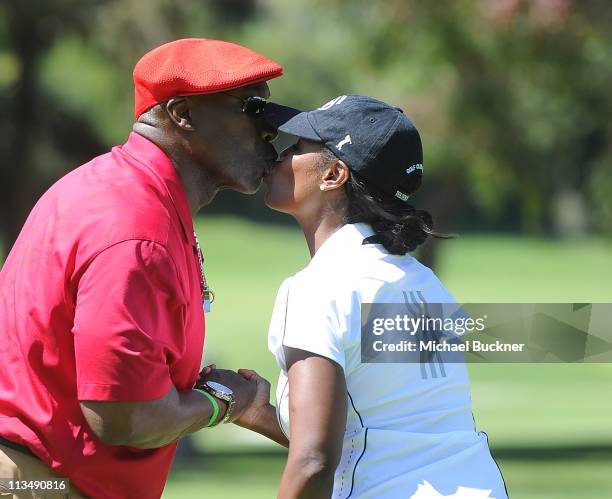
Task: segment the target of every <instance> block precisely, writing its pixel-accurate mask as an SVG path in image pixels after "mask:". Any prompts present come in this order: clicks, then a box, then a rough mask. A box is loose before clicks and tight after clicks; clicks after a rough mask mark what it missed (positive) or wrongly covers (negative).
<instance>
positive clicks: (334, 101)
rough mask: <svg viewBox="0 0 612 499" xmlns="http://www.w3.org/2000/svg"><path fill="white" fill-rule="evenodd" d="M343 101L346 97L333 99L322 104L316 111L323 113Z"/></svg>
mask: <svg viewBox="0 0 612 499" xmlns="http://www.w3.org/2000/svg"><path fill="white" fill-rule="evenodd" d="M344 99H346V95H341V96H340V97H336V98H335V99H332V100H330V101H329V102H326V103H325V104H323V105H322V106H321V107H320V108H319V109H317V111H325V110H327V109H329V108H330V107H332V106H335V105H336V104H340V103H341V102H342V101H344Z"/></svg>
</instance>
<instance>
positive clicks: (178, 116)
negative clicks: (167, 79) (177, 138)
mask: <svg viewBox="0 0 612 499" xmlns="http://www.w3.org/2000/svg"><path fill="white" fill-rule="evenodd" d="M166 112H167V113H168V116H170V119H171V120H172V122H173V123H174V124H175V125H176V126H177V127H179V128H180V129H181V130H186V131H189V132H193V130H194V128H193V123H192V121H191V112H190V110H189V101H188V100H187V99H186V98H185V97H173V98H172V99H170V100H169V101H168V102H167V103H166Z"/></svg>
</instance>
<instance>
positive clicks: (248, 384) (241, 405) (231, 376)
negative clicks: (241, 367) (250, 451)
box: [196, 366, 257, 422]
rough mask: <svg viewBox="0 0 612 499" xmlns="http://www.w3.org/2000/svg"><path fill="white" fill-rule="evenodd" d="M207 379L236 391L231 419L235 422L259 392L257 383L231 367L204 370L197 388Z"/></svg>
mask: <svg viewBox="0 0 612 499" xmlns="http://www.w3.org/2000/svg"><path fill="white" fill-rule="evenodd" d="M207 381H215V382H217V383H221V384H222V385H225V386H227V387H228V388H229V389H231V390H232V392H234V399H235V401H236V403H235V405H234V410H233V411H232V415H231V418H230V421H231V422H233V421H235V420H236V419H238V418H240V417H241V416H242V414H243V413H244V411H245V410H246V409H247V407H248V406H249V405H251V403H252V402H253V399H254V398H255V395H256V393H257V384H256V382H255V381H251V380H248V379H246V378H245V377H243V376H241V375H240V374H238V373H237V372H234V371H230V370H229V369H214V368H211V367H210V366H209V367H207V368H205V369H204V370H202V372H201V373H200V378H199V379H198V381H197V383H196V388H198V387H200V386H202V385H203V384H204V383H206V382H207Z"/></svg>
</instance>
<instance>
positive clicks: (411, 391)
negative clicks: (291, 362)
mask: <svg viewBox="0 0 612 499" xmlns="http://www.w3.org/2000/svg"><path fill="white" fill-rule="evenodd" d="M371 235H373V231H372V229H371V227H370V226H369V225H366V224H349V225H345V226H344V227H342V228H341V229H339V230H338V231H337V232H335V233H334V234H333V235H332V236H331V237H330V238H329V239H328V240H327V241H326V242H325V243H324V244H323V245H322V246H321V247H320V248H319V250H318V251H317V253H316V254H315V255H314V257H313V258H312V260H311V262H310V264H309V265H308V266H307V267H306V268H305V269H304V270H302V271H300V272H298V273H297V274H296V275H295V276H293V277H290V278H288V279H286V280H285V281H284V282H283V284H282V285H281V287H280V289H279V292H278V296H277V299H276V303H275V306H274V311H273V314H272V320H271V323H270V330H269V336H268V346H269V349H270V351H271V352H272V353H273V354H274V356H275V357H276V360H277V362H278V365H279V366H280V368H281V373H280V378H279V383H278V388H277V393H276V401H277V415H278V419H279V423H280V425H281V428H282V429H283V431H284V432H285V433H286V435H287V436H288V437H289V435H290V426H291V425H290V421H289V383H288V378H287V368H286V365H285V356H284V349H283V346H288V347H293V348H299V349H301V350H305V351H309V352H313V353H316V354H318V355H322V356H324V357H327V358H329V359H331V360H333V361H334V362H337V363H338V364H339V365H340V366H341V367H342V368H343V370H344V375H345V377H346V385H347V390H348V393H347V395H346V396H347V405H348V414H347V423H346V431H345V434H344V444H343V450H342V457H341V459H340V464H339V466H338V468H337V470H336V474H335V479H334V491H333V495H332V497H333V498H338V499H344V498H348V497H353V498H373V499H374V498H375V499H396V498H397V499H400V498H401V499H407V498H410V497H413V496H414V497H415V498H416V497H419V498H421V497H422V498H428V497H438V496H437V495H434V492H436V491H437V492H438V493H439V494H442V495H444V496H448V495H452V494H456V493H457V491H458V489H459V488H460V487H464V488H468V489H478V490H473V493H472V495H469V494H468V495H465V496H462V497H479V498H480V497H482V498H487V497H491V498H495V499H504V498H506V497H507V494H506V492H505V486H504V483H503V479H502V476H501V473H500V471H499V468H498V467H497V464H496V463H495V461H494V460H493V458H492V457H491V453H490V451H489V447H488V444H487V437H486V435H485V434H484V433H482V432H476V430H475V427H474V419H473V416H472V407H471V399H470V391H469V379H468V375H467V369H466V367H465V365H464V364H457V363H455V364H446V365H439V364H418V363H407V364H391V363H388V364H387V363H385V364H382V363H379V364H374V363H372V364H366V363H361V353H360V348H361V308H360V307H361V304H362V303H403V302H404V301H405V296H410V297H411V298H412V299H414V301H415V302H418V303H423V302H427V303H454V302H455V300H454V298H453V297H452V295H451V294H450V293H449V291H448V290H447V289H446V288H445V287H444V286H443V285H442V283H441V282H440V280H439V279H438V278H437V277H436V276H435V274H434V273H433V272H432V271H431V270H430V269H429V268H427V267H425V266H423V265H421V264H420V263H419V262H418V261H417V260H415V259H414V258H413V257H411V256H409V255H405V256H397V255H390V254H389V253H388V252H387V251H386V250H385V249H384V247H383V246H382V245H378V244H363V240H364V238H367V237H369V236H371ZM425 482H427V483H425ZM419 485H420V487H419ZM417 489H418V492H417ZM432 491H434V492H432ZM485 491H490V493H486V492H485ZM459 492H460V493H461V492H465V490H461V489H459Z"/></svg>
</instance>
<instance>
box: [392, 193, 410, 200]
mask: <svg viewBox="0 0 612 499" xmlns="http://www.w3.org/2000/svg"><path fill="white" fill-rule="evenodd" d="M395 197H396V198H400V199H401V200H402V201H408V198H409V197H410V196H409V195H408V194H404V193H403V192H401V191H395Z"/></svg>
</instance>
